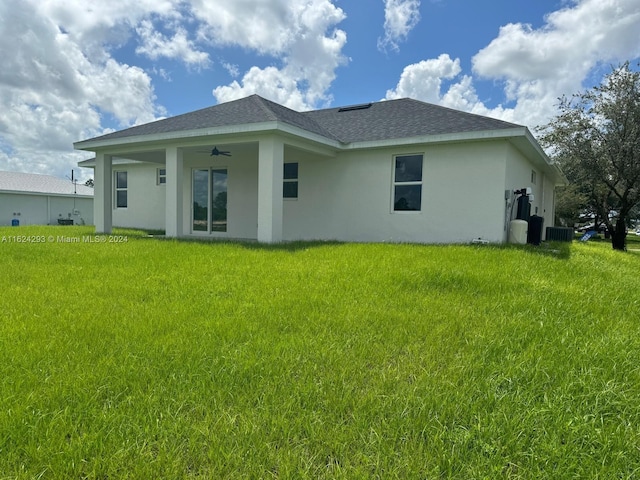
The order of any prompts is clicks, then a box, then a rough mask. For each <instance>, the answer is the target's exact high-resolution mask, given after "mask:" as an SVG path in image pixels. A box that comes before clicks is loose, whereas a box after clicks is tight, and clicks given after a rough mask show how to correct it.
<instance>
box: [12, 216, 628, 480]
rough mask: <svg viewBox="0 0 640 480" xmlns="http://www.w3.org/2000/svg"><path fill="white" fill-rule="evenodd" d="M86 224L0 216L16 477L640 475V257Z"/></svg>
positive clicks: (555, 248) (559, 247) (606, 250)
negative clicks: (274, 242)
mask: <svg viewBox="0 0 640 480" xmlns="http://www.w3.org/2000/svg"><path fill="white" fill-rule="evenodd" d="M92 232H93V230H92V229H91V228H89V227H86V228H84V227H44V228H43V227H18V228H0V261H1V262H2V266H1V267H0V292H2V295H1V296H0V479H13V478H20V479H27V478H28V479H31V478H39V479H40V478H41V479H51V478H53V479H84V478H89V479H103V480H106V479H110V480H111V479H121V478H131V479H156V478H157V479H160V478H162V479H172V478H198V477H200V478H206V479H225V478H229V479H237V478H247V479H254V478H267V479H268V478H313V479H316V478H345V479H354V478H383V479H388V478H424V479H434V478H462V479H473V478H489V479H492V478H531V479H540V478H550V479H559V478H562V479H564V478H602V479H610V478H637V477H638V476H640V365H639V360H640V320H639V319H640V314H639V313H640V291H639V287H638V285H640V282H638V274H639V272H640V269H639V268H638V266H639V265H640V252H628V253H620V252H615V251H613V250H612V249H611V246H610V245H609V244H606V243H599V242H589V243H587V244H582V243H578V242H574V243H573V244H571V246H569V245H567V244H555V245H543V246H541V247H539V248H531V247H509V246H505V247H496V246H419V245H387V244H340V243H294V244H286V245H278V246H270V247H269V246H261V245H258V244H242V243H219V242H212V243H207V242H190V241H173V240H160V239H157V238H147V237H146V236H145V234H144V233H143V232H138V231H131V230H130V231H125V230H119V231H117V232H116V233H117V234H118V235H122V237H115V239H116V240H126V241H121V242H116V243H112V242H110V240H112V238H110V237H93V236H92V235H93V233H92ZM16 235H24V236H25V238H20V240H21V241H20V242H18V241H17V239H16V238H17V237H16ZM29 236H31V237H29ZM83 236H86V238H85V237H83ZM22 240H31V242H30V243H27V242H25V241H22ZM65 240H71V241H73V242H75V241H76V240H77V243H70V242H68V241H65ZM89 240H91V241H89ZM630 240H631V241H634V242H635V238H630ZM36 241H39V242H40V243H34V242H36ZM633 245H636V246H638V245H640V244H638V243H634V244H633Z"/></svg>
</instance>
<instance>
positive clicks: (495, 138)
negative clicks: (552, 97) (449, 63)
mask: <svg viewBox="0 0 640 480" xmlns="http://www.w3.org/2000/svg"><path fill="white" fill-rule="evenodd" d="M74 146H75V148H76V149H78V150H85V151H90V152H95V159H92V160H88V161H85V162H81V163H80V165H81V166H85V167H92V168H94V169H95V173H94V178H95V203H94V205H95V213H94V219H95V225H96V231H97V232H110V231H111V228H112V226H114V225H115V226H123V227H137V228H148V229H161V230H165V231H166V235H167V236H169V237H207V238H212V237H213V238H233V239H254V240H258V241H261V242H280V241H289V240H312V239H313V240H316V239H325V240H341V241H357V242H359V241H365V242H369V241H371V242H386V241H391V242H419V243H454V242H455V243H457V242H469V241H472V240H473V239H478V238H480V239H483V240H486V241H490V242H504V241H506V240H507V238H508V224H509V221H510V220H511V218H513V214H514V209H513V208H512V203H513V201H514V198H515V196H514V194H513V192H514V191H515V190H519V189H523V188H530V189H531V192H532V193H533V196H532V201H531V214H534V213H535V214H537V215H538V216H541V217H543V218H544V222H545V226H551V225H552V224H553V223H552V222H553V218H554V189H555V187H556V186H557V185H560V184H563V183H565V181H566V179H565V177H564V176H563V174H562V172H561V171H560V170H559V169H558V168H557V167H556V166H555V165H554V164H553V163H552V162H551V161H550V159H549V158H548V157H547V156H546V155H545V153H544V151H543V150H542V149H541V147H540V146H539V144H538V143H537V142H536V140H535V139H534V137H533V136H532V134H531V133H530V132H529V130H528V129H527V128H526V127H523V126H520V125H515V124H512V123H507V122H504V121H500V120H496V119H492V118H488V117H484V116H479V115H473V114H469V113H464V112H460V111H457V110H452V109H448V108H444V107H440V106H436V105H432V104H428V103H424V102H420V101H417V100H412V99H400V100H391V101H382V102H375V103H368V104H362V105H354V106H349V107H342V108H329V109H322V110H315V111H307V112H297V111H294V110H291V109H289V108H286V107H284V106H282V105H280V104H277V103H274V102H272V101H269V100H266V99H264V98H262V97H260V96H258V95H252V96H249V97H246V98H243V99H240V100H235V101H231V102H227V103H222V104H218V105H215V106H212V107H209V108H205V109H202V110H198V111H195V112H191V113H186V114H183V115H179V116H175V117H171V118H166V119H163V120H159V121H156V122H152V123H148V124H144V125H139V126H135V127H132V128H128V129H125V130H121V131H117V132H114V133H110V134H108V135H104V136H101V137H96V138H91V139H88V140H83V141H79V142H76V143H75V144H74Z"/></svg>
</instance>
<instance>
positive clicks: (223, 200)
mask: <svg viewBox="0 0 640 480" xmlns="http://www.w3.org/2000/svg"><path fill="white" fill-rule="evenodd" d="M211 231H212V232H226V231H227V170H226V169H216V170H211Z"/></svg>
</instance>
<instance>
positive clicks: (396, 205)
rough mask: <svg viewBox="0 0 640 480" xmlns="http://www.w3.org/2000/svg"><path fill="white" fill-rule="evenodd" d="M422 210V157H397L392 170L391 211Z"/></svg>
mask: <svg viewBox="0 0 640 480" xmlns="http://www.w3.org/2000/svg"><path fill="white" fill-rule="evenodd" d="M421 209H422V155H398V156H396V157H395V159H394V169H393V210H394V211H395V212H407V211H408V212H419V211H420V210H421Z"/></svg>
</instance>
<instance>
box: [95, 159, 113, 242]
mask: <svg viewBox="0 0 640 480" xmlns="http://www.w3.org/2000/svg"><path fill="white" fill-rule="evenodd" d="M93 173H94V177H95V178H94V181H93V185H94V187H93V221H94V223H95V225H96V233H107V234H109V233H111V228H112V214H113V198H112V196H113V188H112V185H111V181H112V178H113V172H112V170H111V155H106V154H104V153H100V152H97V153H96V166H95V169H94V172H93Z"/></svg>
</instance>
